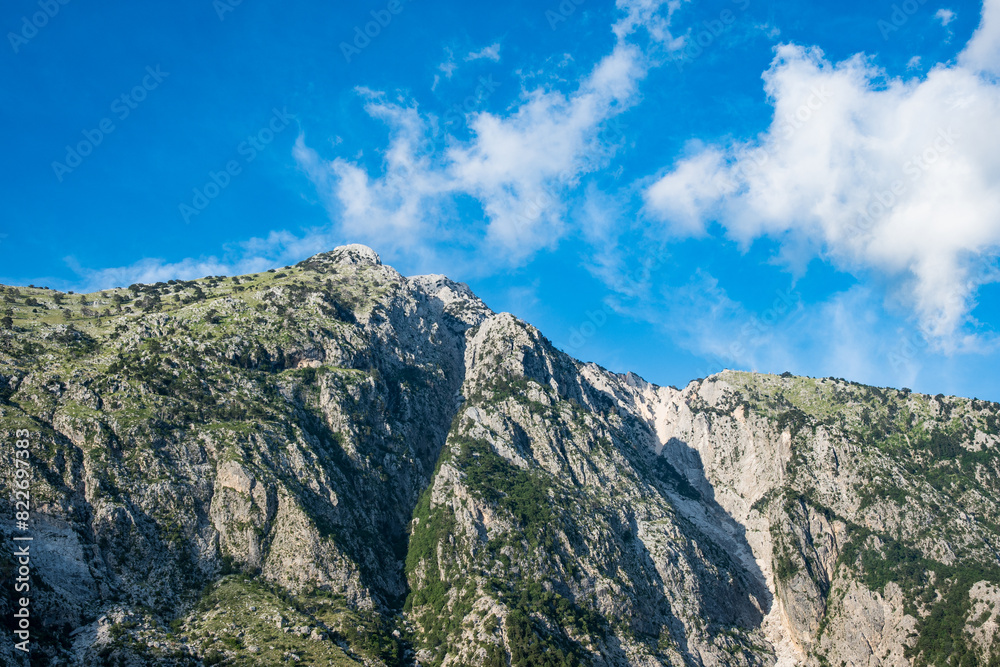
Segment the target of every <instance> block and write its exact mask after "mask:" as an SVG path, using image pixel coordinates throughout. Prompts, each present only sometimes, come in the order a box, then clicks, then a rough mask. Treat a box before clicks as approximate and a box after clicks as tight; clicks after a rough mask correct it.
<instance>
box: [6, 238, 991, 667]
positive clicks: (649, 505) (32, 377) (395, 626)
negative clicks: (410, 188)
mask: <svg viewBox="0 0 1000 667" xmlns="http://www.w3.org/2000/svg"><path fill="white" fill-rule="evenodd" d="M3 298H4V301H5V302H6V303H5V304H4V305H5V307H6V310H7V311H8V312H7V314H6V315H5V317H4V319H3V321H2V329H3V330H2V332H0V434H2V436H3V442H4V443H6V445H5V448H4V452H5V453H4V455H3V456H2V457H0V467H2V468H3V471H2V473H3V474H2V475H0V486H2V487H3V493H2V494H0V496H2V497H0V529H2V531H3V533H4V535H3V541H2V546H0V565H2V568H0V571H2V576H3V580H2V581H0V607H2V608H0V615H2V617H3V619H4V622H5V624H6V628H7V629H6V631H5V632H3V633H2V634H0V660H2V661H3V663H4V664H9V665H22V664H28V662H27V660H26V658H25V655H24V654H23V652H21V651H19V650H18V648H17V646H16V643H17V642H18V641H19V638H18V636H17V635H15V634H14V633H13V631H14V630H15V629H17V628H18V625H17V624H18V619H17V618H16V617H15V616H14V613H15V612H16V611H17V610H18V609H21V602H22V601H21V600H20V597H21V595H22V594H21V593H16V592H15V585H16V583H17V569H16V568H17V567H19V560H18V559H19V556H18V555H17V550H18V549H20V548H21V547H22V545H23V544H25V543H26V542H25V541H15V540H14V537H17V536H21V537H24V536H30V537H31V538H32V540H31V541H30V542H29V543H28V544H30V554H31V555H30V571H31V593H30V605H29V607H28V608H29V609H30V613H31V620H30V633H31V635H30V636H31V639H30V641H31V642H32V643H31V648H32V658H31V664H38V665H46V664H52V665H57V664H59V665H67V664H69V665H85V666H89V665H216V664H225V665H287V664H298V665H353V664H364V665H411V664H421V665H448V666H453V665H487V666H490V667H493V666H502V665H532V666H535V665H540V666H545V665H552V666H557V665H705V666H709V665H740V666H743V665H746V666H750V665H780V666H781V667H786V666H790V665H798V664H801V665H811V666H823V667H826V666H832V667H836V666H840V665H865V666H866V667H876V666H881V665H945V664H950V665H961V666H969V665H983V666H986V665H990V666H996V665H1000V406H998V405H997V404H994V403H988V402H985V401H978V400H969V399H963V398H955V397H945V396H942V395H938V396H933V397H932V396H925V395H919V394H914V393H912V392H910V391H909V390H906V389H903V390H895V389H880V388H875V387H867V386H862V385H859V384H855V383H851V382H847V381H846V380H842V379H836V378H825V379H812V378H803V377H794V376H791V375H789V374H784V375H782V376H780V377H779V376H772V375H762V374H754V373H742V372H734V371H726V372H723V373H720V374H718V375H714V376H712V377H709V378H706V379H701V380H696V381H694V382H692V383H690V384H689V385H688V386H686V387H684V388H683V389H674V388H670V387H658V386H655V385H652V384H650V383H648V382H646V381H644V380H642V379H641V378H640V377H638V376H637V375H634V374H632V373H628V374H625V375H620V374H616V373H612V372H610V371H607V370H606V369H603V368H601V367H599V366H597V365H595V364H591V363H583V362H580V361H577V360H575V359H572V358H571V357H569V356H567V355H566V354H564V353H563V352H561V351H559V350H557V349H556V348H554V347H553V345H552V344H551V343H550V342H549V341H548V340H547V339H546V338H545V337H544V336H543V335H542V334H541V333H540V332H539V331H538V330H537V329H535V328H534V327H532V326H531V325H529V324H526V323H524V322H522V321H520V320H518V319H517V318H515V317H513V316H512V315H509V314H506V313H499V314H497V313H494V312H492V311H491V310H490V309H489V308H488V307H487V306H486V305H485V304H483V302H482V301H480V300H479V299H478V298H477V297H476V296H475V295H474V294H473V293H472V292H471V291H470V290H469V288H468V287H467V286H465V285H463V284H460V283H455V282H452V281H451V280H448V279H447V278H445V277H443V276H418V277H413V278H407V277H404V276H402V275H400V274H399V273H397V272H396V271H395V270H393V269H392V268H389V267H387V266H384V265H382V263H381V261H380V259H379V257H378V255H377V254H376V253H375V252H374V251H372V250H371V249H369V248H366V247H364V246H357V245H355V246H346V247H341V248H337V249H335V250H333V251H332V252H329V253H324V254H321V255H317V256H315V257H312V258H310V259H308V260H306V261H304V262H301V263H300V264H297V265H295V266H293V267H287V268H285V269H281V270H278V271H268V272H264V273H260V274H255V275H248V276H240V277H235V278H225V277H221V276H217V277H208V278H204V279H201V280H195V281H173V280H171V281H168V282H167V283H157V284H155V285H132V286H131V287H129V288H127V289H114V290H105V291H104V292H99V293H94V294H86V295H74V294H61V293H57V292H53V291H52V290H48V289H43V288H23V287H22V288H12V287H8V288H4V289H3ZM25 432H27V433H28V435H27V437H24V433H25ZM25 440H26V441H27V442H25ZM16 443H19V444H16ZM20 445H26V447H23V446H20ZM23 449H27V451H29V452H30V458H28V459H27V462H28V465H25V463H24V461H25V459H23V458H21V459H18V456H19V455H18V454H16V452H17V451H19V450H23ZM23 469H30V470H31V482H30V485H29V491H30V496H31V507H30V519H29V522H28V526H27V530H26V531H25V530H23V529H22V528H23V527H19V526H18V525H17V524H16V523H15V519H16V517H17V516H18V515H17V514H16V513H17V512H18V511H23V507H18V506H17V505H16V504H15V502H16V500H17V499H18V498H16V497H15V494H14V492H15V491H16V490H18V481H19V479H20V477H19V475H22V476H23V473H19V472H18V470H23Z"/></svg>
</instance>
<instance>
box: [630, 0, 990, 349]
mask: <svg viewBox="0 0 1000 667" xmlns="http://www.w3.org/2000/svg"><path fill="white" fill-rule="evenodd" d="M998 8H1000V0H987V2H986V5H985V7H984V17H983V24H982V26H981V27H980V29H979V30H978V31H977V32H976V34H975V36H974V37H973V39H972V41H970V43H969V44H968V45H967V47H966V49H965V51H964V52H963V53H962V54H961V55H960V57H959V64H958V65H956V66H951V67H948V66H943V65H938V66H936V67H934V68H933V69H932V70H931V71H930V72H929V73H928V74H927V75H926V77H925V78H923V79H922V80H918V79H910V80H903V79H895V78H887V77H886V76H885V73H884V72H883V71H881V70H879V69H878V68H877V67H875V66H874V64H873V63H872V62H871V61H870V60H868V59H866V58H864V57H862V56H855V57H853V58H850V59H848V60H846V61H844V62H841V63H836V64H833V63H830V62H828V61H827V60H826V59H825V58H824V56H823V54H822V52H820V51H819V50H818V49H805V48H802V47H799V46H793V45H783V46H780V47H778V48H777V50H776V57H775V59H774V61H773V63H772V66H771V68H770V69H769V70H768V71H767V72H766V73H765V75H764V79H765V89H766V92H767V94H768V96H769V98H770V100H771V103H772V104H773V106H774V116H773V120H772V123H771V125H770V127H769V128H768V130H767V131H766V132H764V133H763V134H762V135H761V136H759V137H757V138H756V139H753V140H750V141H745V142H737V143H732V144H729V145H709V146H694V147H691V150H690V152H689V154H688V155H687V156H685V157H683V158H682V159H680V160H678V162H677V163H676V164H675V165H674V166H673V167H672V168H671V169H670V170H669V171H668V172H667V173H666V174H665V175H663V176H662V177H661V178H659V179H658V180H657V181H656V182H654V183H653V184H652V185H650V186H649V187H648V188H647V189H646V191H645V201H646V207H645V210H646V211H647V213H648V214H650V215H651V216H653V217H654V218H657V219H659V220H662V221H663V222H664V223H665V224H666V229H667V230H668V231H669V232H670V234H673V235H681V236H692V235H697V234H703V233H705V231H706V228H707V225H708V224H709V223H710V222H712V221H718V222H719V224H721V225H723V226H724V227H725V229H726V233H727V234H728V235H729V236H730V237H731V238H733V239H735V240H737V241H739V242H741V243H743V244H748V243H750V242H752V241H753V240H754V239H757V238H761V237H765V236H767V237H771V238H774V239H777V240H782V241H784V242H786V245H787V246H789V247H792V246H794V247H796V248H798V249H799V251H800V252H801V251H802V249H805V251H806V252H807V253H808V254H810V255H819V256H822V257H825V258H827V259H829V260H831V261H832V262H833V263H834V264H835V265H836V266H838V267H840V268H842V269H847V270H851V271H855V272H863V273H871V272H873V273H874V274H875V275H880V276H885V277H886V278H888V279H889V280H890V281H891V282H892V284H893V285H894V286H895V289H896V292H895V294H896V295H898V297H899V298H900V300H901V302H902V303H903V304H905V305H906V306H907V307H909V308H911V309H912V310H913V312H914V313H915V314H916V316H917V317H918V319H919V321H920V322H921V323H922V325H923V326H924V327H925V328H926V329H927V330H928V331H929V332H930V333H931V335H932V336H933V337H934V339H935V340H936V342H937V343H938V344H940V345H943V346H944V347H946V348H952V349H953V348H955V347H969V346H971V345H975V344H976V340H975V339H971V338H969V337H967V336H965V335H963V334H962V330H963V325H965V324H967V323H968V321H969V313H970V312H971V309H972V308H973V307H974V305H975V294H976V289H977V287H978V286H979V285H981V284H984V283H985V282H989V280H990V279H991V278H990V275H989V274H984V273H981V272H980V271H979V269H980V267H981V266H983V265H985V264H989V263H990V262H992V261H993V260H994V259H995V258H996V257H997V254H998V249H1000V133H997V132H996V131H995V130H996V128H997V127H1000V87H998V85H997V83H996V82H995V81H994V80H992V79H991V78H989V77H988V76H982V75H981V73H983V72H986V73H988V72H990V71H991V69H990V68H993V67H997V66H998V63H1000V60H998V59H993V58H994V57H993V55H992V54H994V53H995V52H996V48H997V45H998V42H1000V39H998V38H1000V28H998V25H997V23H998V21H1000V16H998V15H997V14H998Z"/></svg>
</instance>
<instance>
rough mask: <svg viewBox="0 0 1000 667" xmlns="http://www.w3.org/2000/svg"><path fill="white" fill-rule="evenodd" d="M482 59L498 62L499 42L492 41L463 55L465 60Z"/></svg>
mask: <svg viewBox="0 0 1000 667" xmlns="http://www.w3.org/2000/svg"><path fill="white" fill-rule="evenodd" d="M483 59H486V60H492V61H493V62H495V63H498V62H500V42H494V43H493V44H490V45H489V46H487V47H485V48H483V49H480V50H479V51H473V52H471V53H469V54H468V55H467V56H465V60H466V61H472V60H483Z"/></svg>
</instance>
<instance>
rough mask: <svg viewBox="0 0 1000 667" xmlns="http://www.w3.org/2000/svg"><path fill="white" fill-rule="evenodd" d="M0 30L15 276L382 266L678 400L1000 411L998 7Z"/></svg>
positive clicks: (71, 3)
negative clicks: (910, 393) (346, 247)
mask: <svg viewBox="0 0 1000 667" xmlns="http://www.w3.org/2000/svg"><path fill="white" fill-rule="evenodd" d="M0 24H2V26H3V28H4V31H5V33H6V44H5V45H4V46H3V47H0V50H3V54H2V55H0V76H2V81H3V85H2V86H0V95H2V96H3V100H2V104H0V119H2V121H3V126H4V128H5V132H4V138H5V141H4V148H5V151H4V159H3V162H2V163H0V169H2V174H0V183H2V184H3V188H4V202H5V206H4V216H3V218H2V221H0V281H2V282H3V283H6V284H28V283H33V284H36V285H47V286H50V287H54V288H59V289H64V290H68V289H74V290H77V291H82V290H91V289H97V288H102V287H108V286H111V285H127V284H131V283H133V282H152V281H156V280H165V279H168V278H173V277H176V278H180V277H183V278H192V277H200V276H203V275H210V274H211V275H215V274H234V273H241V272H247V271H256V270H261V269H264V268H270V267H273V266H282V265H285V264H288V263H291V262H294V261H298V260H300V259H302V258H304V257H307V256H309V255H311V254H314V253H316V252H321V251H323V250H327V249H330V248H332V247H334V246H336V245H340V244H344V243H351V242H360V243H366V244H368V245H371V246H372V247H373V248H375V249H376V250H377V251H378V252H379V253H380V254H381V255H382V257H383V260H384V261H385V262H386V263H388V264H391V265H393V266H395V267H396V268H397V269H399V270H400V271H401V272H402V273H404V274H407V275H414V274H419V273H445V274H447V275H449V276H450V277H452V278H454V279H456V280H461V281H464V282H467V283H469V284H470V285H471V286H472V288H473V289H474V290H475V291H476V292H477V293H478V294H479V295H480V296H481V297H483V299H484V300H485V301H486V302H487V303H488V304H489V305H490V306H491V307H492V308H493V309H494V310H498V311H502V310H506V311H510V312H513V313H515V314H516V315H518V316H520V317H522V318H523V319H525V320H527V321H529V322H531V323H533V324H535V325H536V326H538V327H539V328H540V329H541V330H542V331H543V332H544V333H545V334H546V335H547V336H548V337H549V338H550V339H552V340H553V341H554V342H555V343H556V344H557V345H559V346H560V347H561V348H562V349H564V350H566V351H568V352H570V353H571V354H573V355H574V356H576V357H578V358H581V359H584V360H592V361H596V362H597V363H600V364H602V365H604V366H606V367H608V368H611V369H612V370H616V371H622V372H624V371H626V370H632V371H635V372H637V373H639V374H640V375H642V376H644V377H646V378H647V379H649V380H651V381H654V382H657V383H660V384H673V385H678V386H680V385H683V384H685V383H686V382H687V381H688V380H690V379H692V378H694V377H702V376H705V375H707V374H709V373H712V372H715V371H717V370H720V369H722V368H724V367H725V368H743V369H748V370H759V371H766V372H775V373H780V372H782V371H785V370H789V371H791V372H793V373H797V374H805V375H814V376H830V375H832V376H836V377H845V378H849V379H853V380H857V381H861V382H866V383H871V384H878V385H891V386H909V387H912V388H913V389H916V390H919V391H926V392H930V393H937V392H945V393H952V394H960V395H967V396H977V397H980V398H989V399H993V400H1000V373H997V370H998V369H1000V363H998V362H1000V347H998V342H997V341H998V339H997V324H998V322H1000V305H998V302H1000V300H998V296H1000V288H998V284H997V282H998V278H1000V275H998V273H1000V272H998V263H997V259H998V253H1000V132H998V131H997V129H998V128H1000V90H998V85H997V77H998V73H1000V0H987V2H986V4H985V6H984V5H981V4H980V3H977V2H968V1H965V2H955V1H947V2H938V1H937V0H924V1H923V2H921V0H907V2H888V1H887V2H874V3H873V2H843V3H808V4H804V3H793V2H785V1H775V2H763V1H762V0H735V1H734V0H705V1H691V2H678V1H670V2H662V1H660V0H618V2H617V3H612V2H598V1H597V0H565V1H564V2H561V3H560V2H556V1H553V2H551V3H546V2H542V3H537V2H507V3H484V4H472V5H470V4H468V3H451V2H439V3H428V2H420V1H419V0H394V1H393V2H388V1H384V2H383V1H375V2H358V3H350V4H348V3H335V4H333V5H331V4H330V3H320V2H312V1H309V0H303V1H302V2H298V3H293V4H292V5H285V6H278V5H277V4H264V3H254V2H250V1H249V0H243V1H242V2H236V1H235V0H217V1H215V2H212V1H211V0H199V1H197V2H192V1H180V2H177V3H173V4H171V5H169V6H140V5H126V6H117V7H114V8H103V7H96V6H93V5H91V4H88V3H84V2H80V1H79V0H68V1H66V2H65V4H62V3H61V2H60V1H59V0H41V1H40V2H39V1H38V0H36V1H35V2H28V1H25V0H15V1H13V2H9V3H7V4H6V5H5V7H4V8H3V10H0ZM366 31H367V33H368V34H365V33H366Z"/></svg>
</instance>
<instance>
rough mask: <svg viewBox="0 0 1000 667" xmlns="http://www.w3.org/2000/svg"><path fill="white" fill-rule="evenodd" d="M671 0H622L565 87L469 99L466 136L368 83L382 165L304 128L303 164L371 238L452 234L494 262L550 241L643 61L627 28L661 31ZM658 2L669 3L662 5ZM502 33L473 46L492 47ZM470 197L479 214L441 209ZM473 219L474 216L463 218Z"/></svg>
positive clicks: (422, 239) (352, 227) (485, 53)
mask: <svg viewBox="0 0 1000 667" xmlns="http://www.w3.org/2000/svg"><path fill="white" fill-rule="evenodd" d="M677 4H678V3H677V2H673V1H672V2H666V3H665V2H651V1H649V0H642V1H641V2H619V6H620V7H621V8H622V9H623V10H624V11H625V12H626V18H624V19H623V22H622V23H619V24H616V25H615V28H614V30H615V33H616V34H617V35H618V40H617V43H616V45H615V47H614V48H613V50H612V52H611V53H610V54H608V55H607V56H605V57H604V58H602V59H601V60H600V61H599V62H598V63H597V64H596V65H595V66H594V68H593V69H592V70H591V71H590V72H589V74H587V75H586V76H585V77H584V78H583V79H582V80H581V81H580V82H579V84H578V86H577V88H576V89H575V90H574V91H573V92H570V93H563V92H560V91H558V90H553V89H550V88H548V87H535V88H532V89H528V90H525V91H524V92H523V93H522V96H521V100H520V102H519V103H518V104H516V105H514V106H513V107H512V108H511V109H509V110H508V111H505V112H503V113H494V112H490V111H477V112H474V113H470V114H469V115H468V119H467V125H468V128H469V129H470V130H471V132H472V135H473V136H472V137H471V139H468V140H465V141H462V140H458V139H456V138H455V137H451V136H441V135H440V134H437V133H438V132H440V129H439V125H438V123H437V122H436V119H435V118H433V117H432V116H430V115H427V114H422V113H421V112H420V111H419V110H418V109H417V107H416V105H415V104H409V105H401V104H398V103H394V102H392V103H391V102H387V101H385V99H384V98H383V97H381V96H377V95H374V96H373V95H367V98H368V99H367V102H366V106H365V110H366V111H367V113H368V114H369V115H371V116H372V117H374V118H378V119H380V120H382V121H383V122H385V123H386V124H387V125H388V127H389V129H390V134H391V139H390V144H389V147H388V149H387V150H386V152H385V159H384V163H383V167H382V170H381V172H380V173H378V174H374V175H372V174H370V173H369V172H368V171H366V170H365V168H364V167H363V166H362V165H361V164H360V163H359V162H356V161H351V160H347V159H344V158H341V157H337V158H334V159H332V160H324V159H323V158H321V156H320V155H319V154H318V152H317V151H316V150H315V149H313V148H312V147H310V146H309V144H308V143H307V141H306V139H305V138H304V137H300V140H299V142H298V143H297V144H296V148H295V156H296V159H297V160H298V161H299V164H300V165H301V166H302V167H303V169H304V170H305V172H306V173H307V174H309V176H310V178H311V179H312V180H313V181H314V183H315V184H316V186H317V188H318V190H319V192H320V194H321V195H322V196H323V197H324V200H325V201H326V202H327V205H328V208H329V209H330V212H331V219H332V220H333V221H334V222H335V223H336V224H337V225H338V226H339V227H341V228H343V229H344V230H347V231H349V232H351V233H356V234H359V235H361V237H362V238H366V239H370V240H371V241H374V242H377V243H379V244H386V243H388V244H396V245H398V244H402V243H407V244H410V245H409V247H411V248H418V247H419V246H421V245H426V244H428V243H433V242H437V241H439V240H440V239H441V238H454V239H458V240H459V241H460V242H461V241H463V240H464V241H466V242H469V243H475V242H476V240H477V239H478V244H479V247H480V249H481V250H485V251H486V252H488V253H489V255H490V257H491V258H492V259H493V260H494V263H496V262H499V263H500V264H503V263H514V264H516V263H519V262H523V261H525V260H526V259H527V258H529V257H531V256H532V255H533V254H534V253H535V252H537V251H538V250H540V249H542V248H550V247H553V246H554V244H556V243H557V242H558V240H559V239H560V238H562V237H563V236H564V234H565V232H566V228H567V220H566V216H567V205H566V201H565V199H564V197H565V195H566V193H567V192H569V191H571V190H572V189H573V188H575V187H576V186H577V185H578V184H579V181H580V178H581V177H582V176H584V175H586V174H589V173H592V172H593V171H595V170H597V169H599V168H600V167H601V166H603V165H605V164H606V163H607V161H608V160H609V159H610V157H611V156H612V155H613V154H614V151H615V150H616V148H617V146H618V143H620V142H619V138H618V137H615V136H610V137H609V136H607V135H602V133H601V130H602V128H604V127H605V126H606V124H607V123H608V122H609V121H610V120H612V119H613V118H615V117H617V116H618V115H619V114H621V113H622V112H623V111H625V110H627V109H629V108H630V107H631V106H632V105H633V104H634V103H635V102H636V101H637V99H638V84H639V81H640V80H641V79H642V78H643V77H645V75H646V73H647V71H648V69H649V67H650V63H649V61H648V60H647V58H646V55H645V53H644V52H643V50H642V49H641V48H639V47H638V46H636V45H634V44H632V43H631V42H630V41H629V36H630V35H631V34H632V33H633V32H634V31H635V30H636V29H637V28H638V27H639V26H640V25H643V26H645V27H646V28H647V29H648V31H649V32H650V33H651V34H652V35H654V36H655V37H656V38H657V39H661V38H664V39H665V38H666V37H667V33H666V32H665V31H666V30H667V26H668V25H669V17H670V14H672V12H673V11H674V8H675V6H676V5H677ZM664 7H665V8H666V15H665V16H664V15H661V14H660V13H658V10H659V9H661V8H664ZM499 48H500V47H499V43H497V44H494V45H491V46H490V47H487V48H486V49H484V50H482V51H480V52H478V53H476V54H470V58H471V57H473V56H474V57H476V58H480V57H481V58H489V59H497V58H499ZM469 199H471V200H472V201H473V202H475V204H476V205H478V207H479V208H480V210H481V222H479V223H476V222H475V216H474V215H466V216H464V217H465V219H466V220H465V222H463V223H459V222H458V216H449V215H447V213H448V212H450V211H454V210H455V207H457V206H459V205H465V206H466V207H467V206H468V205H469V201H468V200H469ZM470 218H471V219H472V223H471V225H470V222H469V219H470Z"/></svg>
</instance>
